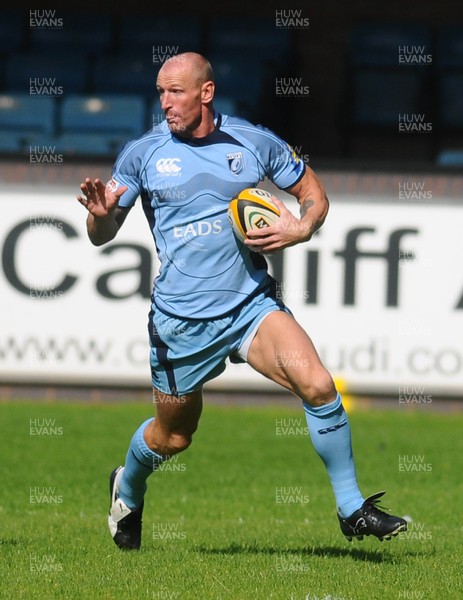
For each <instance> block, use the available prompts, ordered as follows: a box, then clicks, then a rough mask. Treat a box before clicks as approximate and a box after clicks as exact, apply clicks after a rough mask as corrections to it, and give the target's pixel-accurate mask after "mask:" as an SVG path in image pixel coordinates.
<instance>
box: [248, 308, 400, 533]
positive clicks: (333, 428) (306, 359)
mask: <svg viewBox="0 0 463 600" xmlns="http://www.w3.org/2000/svg"><path fill="white" fill-rule="evenodd" d="M247 361H248V363H249V364H250V365H251V366H252V367H253V368H254V369H256V370H257V371H259V372H260V373H262V374H263V375H265V376H266V377H268V378H270V379H272V380H273V381H275V382H276V383H279V384H280V385H282V386H283V387H285V388H287V389H289V390H290V391H292V392H294V393H295V394H296V395H297V396H299V397H300V398H301V399H302V401H303V405H304V411H305V414H306V419H307V425H308V428H309V432H310V437H311V439H312V443H313V445H314V447H315V450H316V451H317V453H318V454H319V456H320V458H321V459H322V460H323V462H324V464H325V466H326V469H327V472H328V475H329V478H330V481H331V485H332V488H333V492H334V495H335V499H336V504H337V508H338V517H339V520H340V524H341V529H342V531H343V533H344V534H345V535H346V537H348V539H349V538H350V539H351V538H352V537H353V536H357V537H358V538H359V539H361V537H363V535H370V534H373V535H376V536H377V537H379V539H390V536H391V535H396V534H397V533H398V532H399V531H403V530H404V529H406V522H405V521H404V520H403V519H399V518H398V517H390V516H389V515H387V514H386V513H383V512H382V511H379V510H378V509H377V508H376V506H375V504H377V502H378V498H379V496H374V497H370V498H367V499H366V500H365V499H364V498H363V497H362V494H361V493H360V490H359V487H358V483H357V475H356V469H355V463H354V458H353V454H352V444H351V433H350V425H349V420H348V418H347V414H346V412H345V410H344V407H343V405H342V400H341V396H340V395H339V394H338V393H337V391H336V388H335V386H334V383H333V380H332V378H331V375H330V374H329V373H328V371H327V370H326V369H325V367H324V366H323V365H322V363H321V361H320V358H319V356H318V354H317V351H316V349H315V347H314V345H313V343H312V341H311V339H310V337H309V336H308V335H307V333H306V332H305V331H304V330H303V329H302V327H301V326H300V325H299V324H298V323H297V321H295V319H294V318H293V317H292V316H290V315H289V314H287V313H285V312H282V311H280V312H277V311H275V312H272V313H270V314H269V315H267V317H266V318H265V319H264V321H263V322H262V323H261V325H260V327H259V329H258V331H257V333H256V335H255V337H254V340H253V341H252V343H251V345H250V348H249V352H248V355H247ZM381 495H382V494H381ZM365 511H367V512H369V513H372V514H371V515H370V516H369V515H368V514H365ZM366 520H367V521H372V520H373V521H375V524H373V525H372V526H370V527H369V528H366V527H363V523H365V525H367V523H366ZM386 521H387V522H386Z"/></svg>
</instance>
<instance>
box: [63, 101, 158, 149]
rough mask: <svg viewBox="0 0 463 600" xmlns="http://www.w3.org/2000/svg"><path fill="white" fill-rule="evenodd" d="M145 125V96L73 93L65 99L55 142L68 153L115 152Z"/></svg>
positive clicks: (138, 133)
mask: <svg viewBox="0 0 463 600" xmlns="http://www.w3.org/2000/svg"><path fill="white" fill-rule="evenodd" d="M146 129H147V127H146V105H145V101H144V100H143V98H140V97H138V96H132V95H100V96H78V95H73V96H68V97H66V98H65V99H64V100H63V103H62V109H61V117H60V130H59V136H58V137H57V138H56V139H55V140H54V143H55V144H56V146H57V148H60V149H61V150H62V151H63V152H67V153H68V154H75V155H105V154H114V153H115V152H116V151H117V149H118V148H120V147H121V146H122V145H123V144H125V143H126V142H128V141H129V140H131V139H134V138H137V137H138V136H140V135H142V134H143V133H144V132H145V130H146Z"/></svg>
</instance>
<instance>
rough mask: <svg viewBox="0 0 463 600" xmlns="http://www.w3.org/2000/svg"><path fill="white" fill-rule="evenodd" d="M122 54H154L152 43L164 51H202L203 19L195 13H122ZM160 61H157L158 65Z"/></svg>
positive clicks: (119, 24) (173, 52) (174, 52)
mask: <svg viewBox="0 0 463 600" xmlns="http://www.w3.org/2000/svg"><path fill="white" fill-rule="evenodd" d="M118 31H119V44H118V50H119V54H120V55H121V56H124V55H130V54H132V55H133V54H134V53H137V52H138V53H139V54H144V53H145V52H146V53H148V54H149V55H151V56H152V54H153V47H154V48H156V47H161V46H162V48H159V49H158V52H159V54H160V58H161V59H162V54H167V55H171V54H178V53H179V52H185V51H195V52H201V51H202V35H203V32H202V22H201V20H200V19H199V18H197V17H193V16H186V15H185V16H179V15H172V16H155V15H145V16H144V17H142V18H140V16H137V15H131V16H127V17H123V18H122V19H121V20H120V21H119V23H118ZM159 66H160V64H159V65H158V67H159Z"/></svg>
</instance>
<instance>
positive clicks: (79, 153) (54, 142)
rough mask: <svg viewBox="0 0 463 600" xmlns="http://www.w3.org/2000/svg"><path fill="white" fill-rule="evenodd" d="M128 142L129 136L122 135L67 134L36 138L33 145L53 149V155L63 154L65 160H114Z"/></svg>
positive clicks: (101, 133)
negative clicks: (94, 158)
mask: <svg viewBox="0 0 463 600" xmlns="http://www.w3.org/2000/svg"><path fill="white" fill-rule="evenodd" d="M128 141H129V140H128V138H127V136H125V135H123V134H120V133H107V132H100V133H88V132H85V133H79V132H66V133H62V134H60V135H54V136H41V137H40V138H34V139H32V140H31V144H41V145H42V146H45V147H47V148H53V154H62V155H63V157H64V160H65V159H66V158H74V157H98V158H114V157H115V156H116V155H117V154H118V152H119V150H120V149H121V148H122V146H123V145H124V144H126V143H127V142H128Z"/></svg>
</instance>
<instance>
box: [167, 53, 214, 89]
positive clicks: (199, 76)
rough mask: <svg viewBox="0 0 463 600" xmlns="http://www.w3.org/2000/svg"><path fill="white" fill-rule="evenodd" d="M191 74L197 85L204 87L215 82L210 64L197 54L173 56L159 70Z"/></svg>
mask: <svg viewBox="0 0 463 600" xmlns="http://www.w3.org/2000/svg"><path fill="white" fill-rule="evenodd" d="M174 69H175V71H180V72H182V71H183V72H185V73H189V74H190V75H191V76H192V78H193V80H194V82H195V84H196V85H202V84H203V83H206V82H207V81H214V72H213V71H212V67H211V64H210V62H209V61H208V60H207V59H206V58H204V56H202V54H198V53H197V52H182V53H181V54H176V55H175V56H171V57H170V58H169V59H168V60H166V62H165V63H164V65H163V66H162V67H161V69H160V70H159V74H161V73H163V72H171V71H172V70H174Z"/></svg>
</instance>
